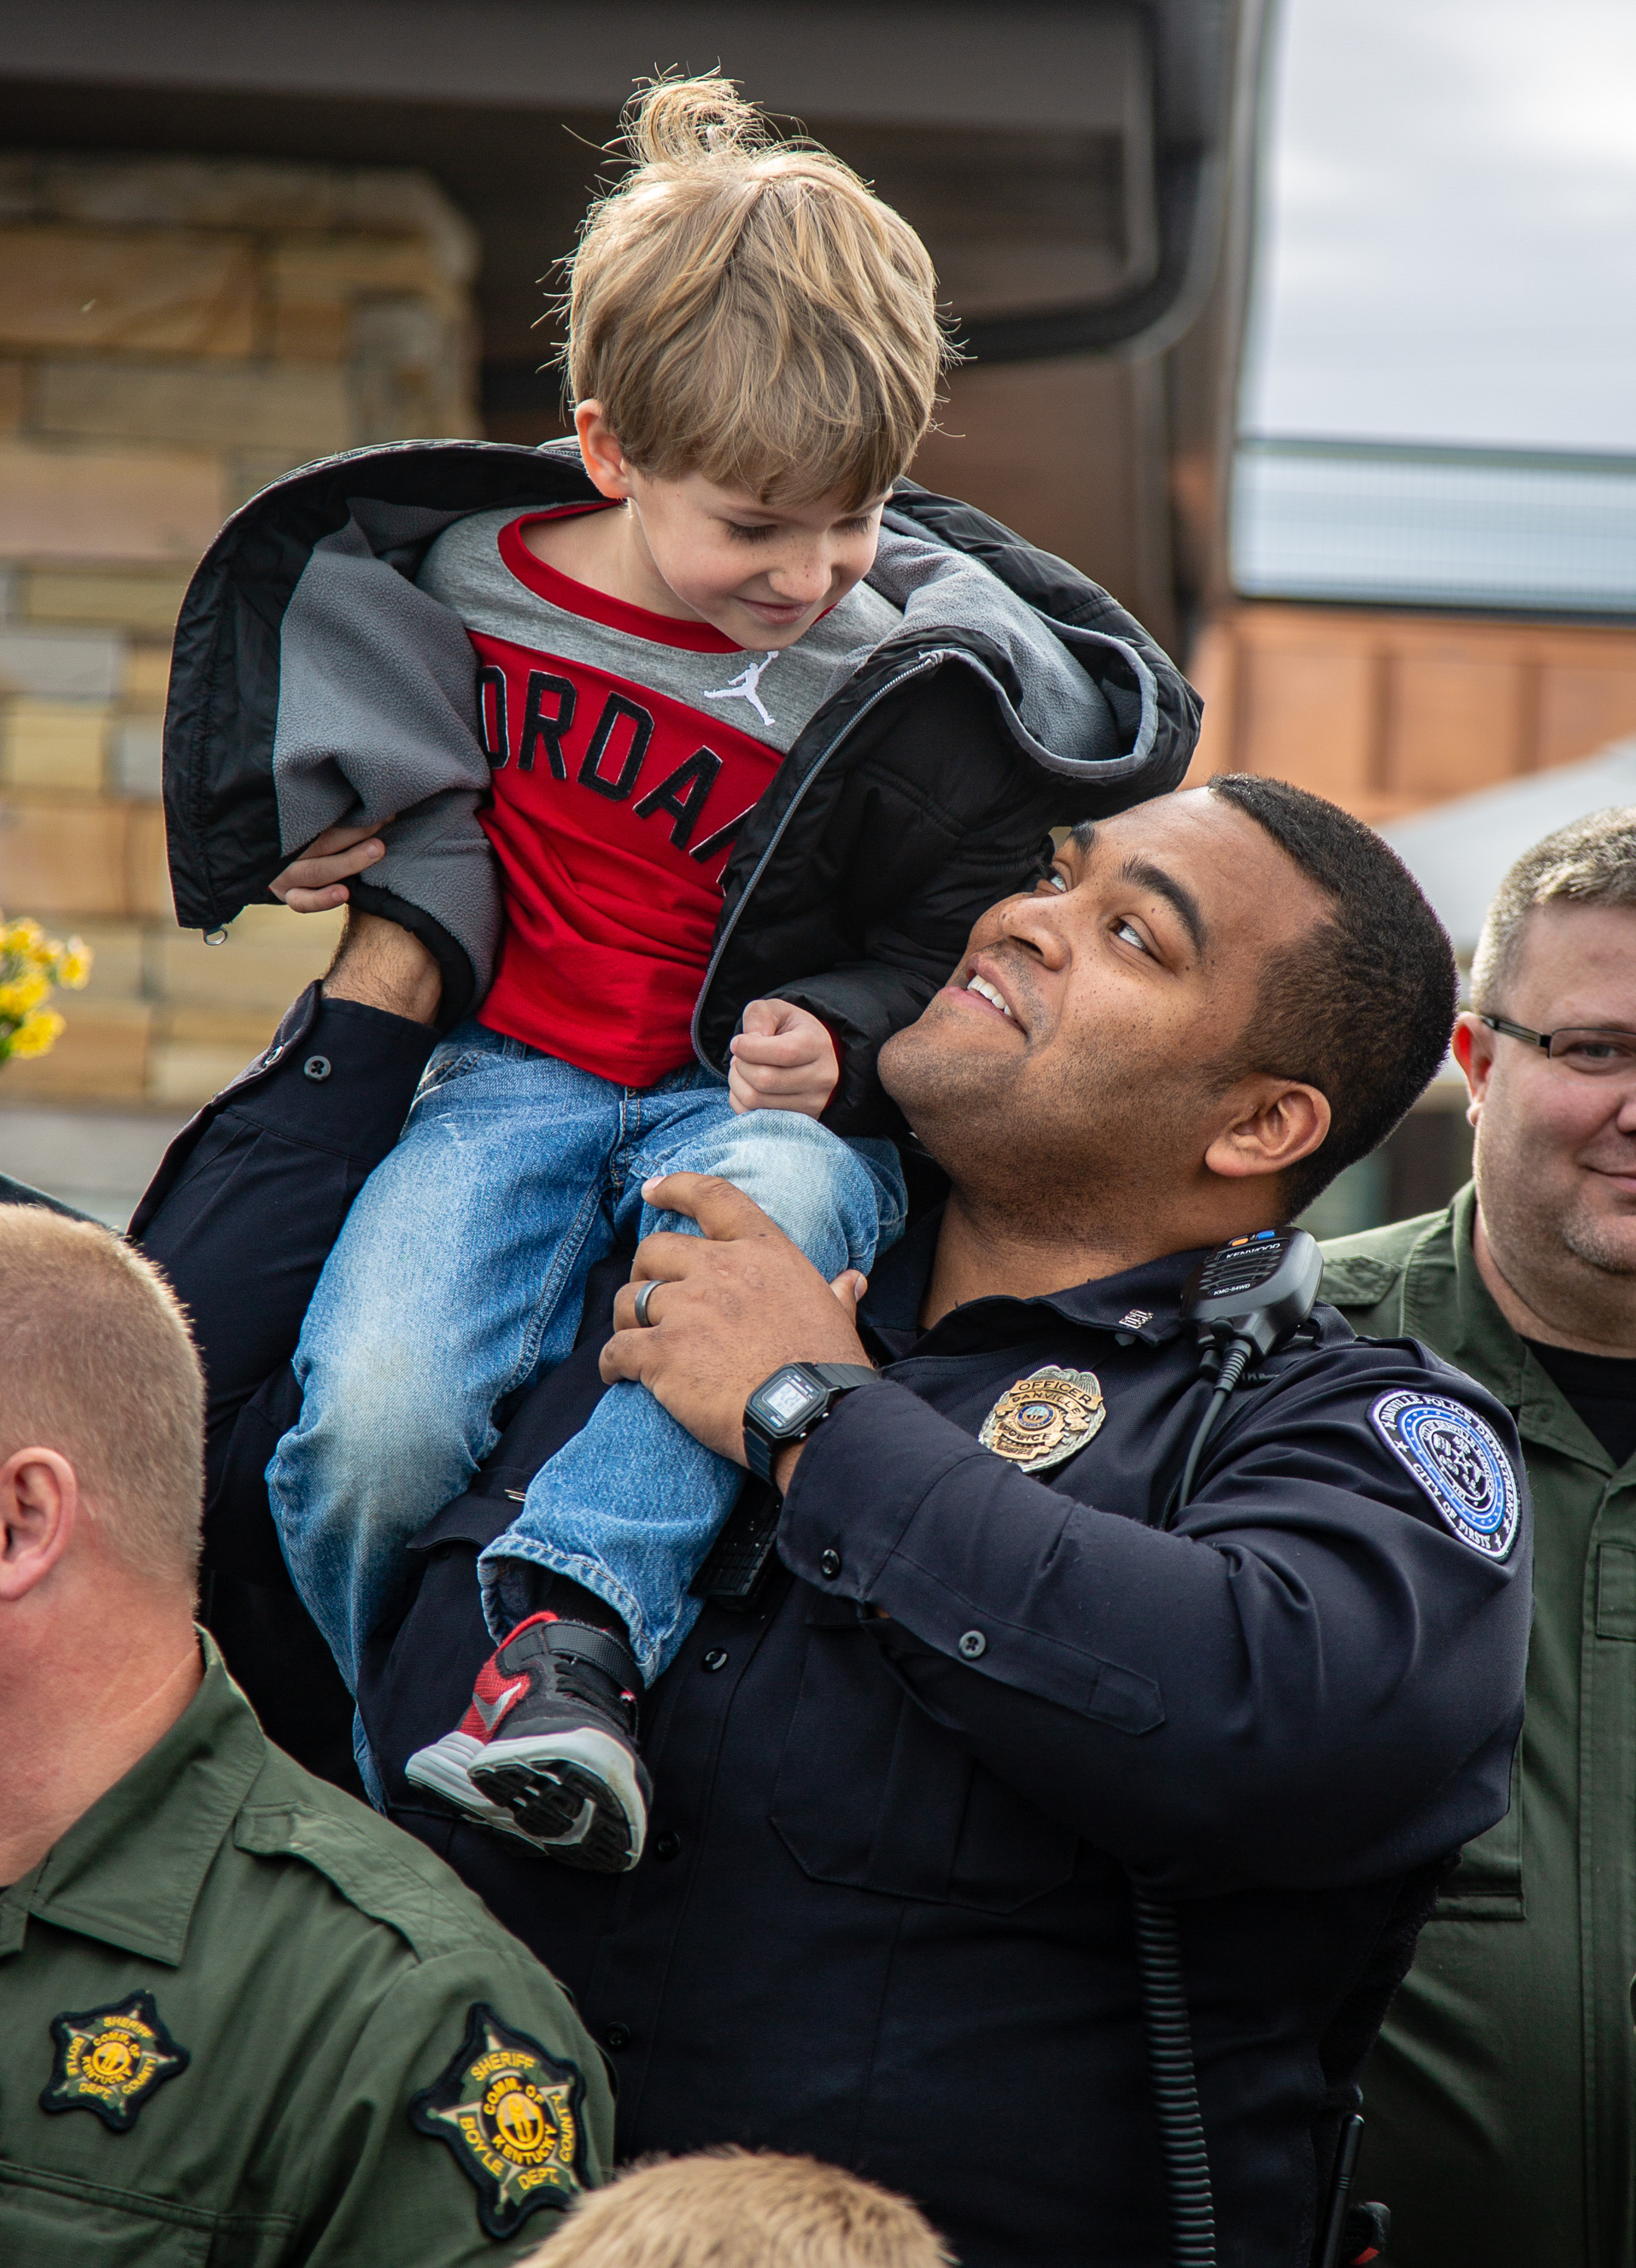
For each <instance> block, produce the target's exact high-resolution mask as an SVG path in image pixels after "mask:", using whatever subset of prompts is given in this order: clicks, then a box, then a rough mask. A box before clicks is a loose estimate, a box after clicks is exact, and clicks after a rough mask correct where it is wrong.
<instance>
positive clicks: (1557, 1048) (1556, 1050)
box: [1478, 1013, 1636, 1079]
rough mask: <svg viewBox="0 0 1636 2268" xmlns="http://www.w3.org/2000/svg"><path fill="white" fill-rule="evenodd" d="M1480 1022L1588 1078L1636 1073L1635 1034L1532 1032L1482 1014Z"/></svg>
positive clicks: (1496, 1017) (1479, 1017) (1479, 1018)
mask: <svg viewBox="0 0 1636 2268" xmlns="http://www.w3.org/2000/svg"><path fill="white" fill-rule="evenodd" d="M1478 1023H1480V1024H1486V1025H1487V1026H1488V1028H1489V1030H1490V1031H1491V1032H1503V1033H1504V1034H1505V1035H1506V1036H1507V1039H1512V1040H1526V1041H1527V1042H1529V1045H1530V1046H1531V1047H1536V1048H1543V1049H1544V1051H1545V1053H1546V1054H1547V1055H1548V1056H1549V1057H1551V1062H1552V1063H1559V1064H1564V1065H1565V1066H1566V1068H1567V1069H1568V1070H1569V1071H1580V1072H1581V1073H1583V1075H1584V1076H1585V1077H1586V1078H1587V1079H1607V1078H1608V1077H1610V1076H1613V1077H1618V1074H1619V1073H1621V1072H1624V1073H1625V1074H1626V1075H1629V1074H1630V1073H1631V1072H1632V1071H1636V1032H1603V1031H1595V1030H1591V1031H1584V1030H1575V1031H1561V1032H1530V1031H1529V1027H1528V1026H1527V1025H1526V1024H1512V1023H1507V1020H1506V1019H1505V1017H1503V1016H1485V1015H1483V1014H1481V1013H1479V1014H1478Z"/></svg>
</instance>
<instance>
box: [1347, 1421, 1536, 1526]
mask: <svg viewBox="0 0 1636 2268" xmlns="http://www.w3.org/2000/svg"><path fill="white" fill-rule="evenodd" d="M1369 1415H1370V1417H1371V1418H1373V1419H1374V1425H1375V1429H1376V1431H1377V1432H1379V1433H1380V1435H1381V1438H1382V1440H1384V1441H1385V1443H1386V1445H1387V1447H1389V1449H1391V1450H1392V1451H1393V1452H1394V1454H1396V1456H1397V1457H1398V1458H1400V1459H1401V1461H1402V1462H1403V1463H1404V1464H1405V1465H1406V1466H1407V1467H1408V1469H1409V1470H1410V1472H1411V1473H1412V1475H1413V1476H1414V1477H1415V1479H1416V1480H1417V1481H1418V1482H1419V1484H1420V1486H1421V1487H1422V1488H1423V1489H1424V1490H1425V1491H1426V1495H1427V1496H1429V1497H1430V1498H1431V1499H1432V1502H1433V1504H1434V1505H1435V1506H1437V1509H1438V1511H1439V1512H1440V1513H1441V1514H1442V1516H1443V1518H1444V1520H1445V1521H1447V1522H1448V1526H1449V1527H1450V1528H1453V1530H1454V1532H1455V1535H1457V1536H1458V1537H1459V1538H1460V1541H1461V1542H1462V1543H1469V1544H1470V1547H1471V1549H1472V1550H1473V1551H1480V1552H1481V1553H1482V1555H1483V1557H1485V1559H1505V1558H1508V1557H1510V1552H1511V1547H1512V1545H1513V1544H1514V1543H1515V1542H1516V1539H1517V1527H1518V1524H1519V1521H1520V1520H1521V1517H1522V1510H1521V1504H1520V1501H1519V1499H1518V1495H1517V1484H1516V1475H1515V1474H1514V1472H1513V1471H1512V1469H1511V1460H1510V1458H1509V1457H1507V1454H1506V1453H1505V1450H1504V1449H1503V1448H1502V1447H1501V1446H1500V1438H1499V1436H1498V1434H1496V1432H1494V1430H1493V1428H1492V1425H1485V1423H1484V1421H1483V1419H1482V1418H1479V1417H1478V1415H1477V1413H1476V1412H1475V1410H1468V1409H1467V1408H1466V1406H1465V1404H1464V1403H1463V1402H1451V1401H1450V1400H1449V1398H1448V1395H1446V1394H1410V1393H1403V1392H1400V1393H1396V1394H1382V1396H1381V1398H1380V1400H1379V1401H1378V1402H1377V1403H1375V1404H1374V1408H1373V1409H1372V1410H1370V1412H1369Z"/></svg>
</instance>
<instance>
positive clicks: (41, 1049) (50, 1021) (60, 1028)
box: [7, 1008, 68, 1060]
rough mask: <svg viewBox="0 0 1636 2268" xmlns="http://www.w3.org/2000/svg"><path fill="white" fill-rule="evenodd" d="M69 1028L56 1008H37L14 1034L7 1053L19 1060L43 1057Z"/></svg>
mask: <svg viewBox="0 0 1636 2268" xmlns="http://www.w3.org/2000/svg"><path fill="white" fill-rule="evenodd" d="M67 1028H68V1027H67V1026H66V1025H65V1024H64V1023H63V1019H62V1017H61V1016H59V1015H58V1014H57V1013H56V1011H55V1008H36V1009H35V1010H34V1012H33V1015H32V1016H28V1017H26V1018H25V1020H24V1021H23V1022H22V1024H21V1025H20V1026H19V1027H18V1029H17V1030H16V1031H15V1032H13V1033H12V1035H11V1046H10V1048H9V1049H7V1053H8V1054H10V1055H13V1056H16V1057H18V1059H19V1060H20V1059H22V1058H23V1057H27V1056H42V1055H44V1054H45V1052H46V1050H47V1049H48V1048H53V1047H55V1045H56V1043H57V1042H58V1041H59V1040H60V1039H61V1038H62V1036H63V1033H64V1031H65V1030H66V1029H67Z"/></svg>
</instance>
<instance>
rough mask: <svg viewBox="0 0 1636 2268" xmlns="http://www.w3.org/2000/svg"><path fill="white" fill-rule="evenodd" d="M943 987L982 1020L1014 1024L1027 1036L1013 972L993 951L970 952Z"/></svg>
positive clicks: (1026, 1024) (949, 995) (951, 996)
mask: <svg viewBox="0 0 1636 2268" xmlns="http://www.w3.org/2000/svg"><path fill="white" fill-rule="evenodd" d="M943 990H944V991H945V992H946V993H947V996H948V998H950V999H951V1000H953V1001H954V1002H955V1003H956V1004H957V1005H959V1006H961V1007H962V1008H967V1009H969V1010H970V1011H971V1012H972V1013H974V1014H976V1015H978V1016H981V1017H982V1018H983V1019H984V1021H985V1022H994V1021H997V1020H998V1021H1000V1022H1004V1023H1008V1024H1014V1025H1015V1026H1016V1027H1017V1029H1018V1031H1019V1032H1020V1033H1021V1034H1022V1035H1023V1036H1024V1037H1025V1038H1026V1037H1027V1035H1028V1023H1027V1020H1025V1018H1024V1017H1023V1015H1022V1013H1021V1003H1020V1001H1019V999H1018V996H1017V986H1016V983H1015V979H1014V976H1013V975H1012V974H1011V973H1010V972H1008V971H1007V969H1006V967H1005V965H1004V963H1003V962H1002V961H999V959H998V958H997V957H996V956H995V955H994V954H987V953H982V954H976V953H974V954H970V955H969V958H968V959H967V960H966V961H964V962H963V963H962V966H961V967H960V968H957V969H956V970H955V972H954V976H952V977H951V978H950V980H949V982H948V983H947V984H946V985H945V986H944V987H943Z"/></svg>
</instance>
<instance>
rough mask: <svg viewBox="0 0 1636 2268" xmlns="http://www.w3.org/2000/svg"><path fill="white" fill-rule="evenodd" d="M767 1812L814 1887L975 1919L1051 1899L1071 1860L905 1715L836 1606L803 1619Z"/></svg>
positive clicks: (879, 1664) (907, 1705)
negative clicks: (801, 1652) (948, 1908)
mask: <svg viewBox="0 0 1636 2268" xmlns="http://www.w3.org/2000/svg"><path fill="white" fill-rule="evenodd" d="M771 1816H772V1824H773V1826H774V1828H775V1829H776V1830H777V1833H778V1835H779V1836H780V1837H782V1839H783V1841H784V1844H785V1847H786V1848H787V1849H788V1851H789V1852H790V1854H791V1856H792V1858H793V1859H795V1861H796V1863H797V1865H798V1866H800V1868H801V1870H802V1872H803V1873H804V1874H807V1875H809V1876H810V1877H811V1878H812V1879H813V1880H814V1881H820V1882H840V1883H845V1884H848V1885H850V1886H851V1887H852V1888H854V1889H864V1890H876V1891H880V1892H881V1893H883V1894H885V1895H887V1896H895V1897H903V1898H921V1899H925V1900H928V1901H930V1902H932V1903H935V1904H947V1905H955V1906H969V1907H975V1908H976V1909H978V1910H979V1911H984V1912H989V1913H1011V1912H1014V1911H1016V1909H1017V1908H1018V1907H1020V1906H1023V1905H1026V1904H1028V1902H1029V1901H1030V1900H1031V1899H1034V1898H1037V1897H1043V1896H1044V1895H1045V1894H1046V1892H1047V1891H1050V1890H1054V1889H1060V1888H1061V1887H1062V1885H1063V1884H1064V1883H1065V1882H1066V1881H1069V1880H1070V1878H1071V1877H1072V1874H1073V1869H1074V1863H1075V1859H1076V1857H1077V1854H1078V1850H1079V1838H1078V1837H1076V1836H1075V1835H1074V1834H1073V1833H1072V1830H1070V1829H1068V1828H1065V1827H1063V1826H1059V1825H1058V1823H1056V1822H1055V1821H1052V1820H1049V1819H1047V1818H1046V1817H1045V1816H1044V1815H1043V1813H1040V1812H1038V1811H1035V1809H1034V1808H1032V1807H1031V1806H1030V1805H1028V1804H1027V1803H1025V1802H1024V1801H1023V1800H1022V1799H1021V1797H1020V1796H1017V1795H1013V1793H1012V1792H1011V1790H1010V1789H1009V1788H1007V1787H1006V1786H1003V1784H1002V1783H1001V1782H1000V1781H999V1780H998V1779H996V1778H994V1776H993V1774H992V1773H991V1772H989V1771H985V1770H984V1768H983V1767H982V1766H981V1765H979V1764H976V1763H974V1762H973V1760H972V1758H971V1757H970V1756H968V1755H967V1753H966V1751H965V1750H964V1749H962V1746H961V1745H960V1743H959V1742H958V1741H957V1740H956V1739H955V1738H954V1735H953V1734H949V1733H948V1732H947V1731H945V1730H944V1728H943V1727H941V1726H940V1725H937V1724H935V1723H934V1722H933V1721H932V1719H931V1718H930V1717H928V1716H927V1715H926V1713H925V1711H924V1710H922V1709H920V1708H919V1707H917V1705H916V1704H915V1703H914V1701H912V1700H911V1699H910V1697H909V1695H908V1694H907V1693H906V1692H905V1691H904V1690H903V1687H902V1686H901V1685H900V1684H899V1683H898V1682H897V1680H896V1679H895V1677H894V1676H893V1675H892V1673H891V1671H890V1669H889V1668H888V1666H887V1664H886V1663H885V1662H884V1661H882V1660H881V1656H880V1653H878V1651H877V1649H876V1647H875V1646H874V1643H873V1639H872V1638H871V1637H870V1634H869V1632H868V1631H866V1629H865V1628H864V1627H863V1625H862V1624H860V1623H859V1620H858V1619H857V1616H856V1613H855V1611H854V1610H853V1609H851V1607H850V1606H848V1605H846V1604H845V1603H844V1602H841V1601H838V1600H837V1601H835V1602H829V1601H824V1602H821V1603H819V1604H818V1605H816V1606H814V1609H813V1610H812V1612H811V1614H810V1615H809V1616H808V1625H807V1651H806V1657H805V1660H804V1662H803V1664H802V1670H801V1681H800V1691H799V1692H798V1694H797V1697H796V1701H795V1706H794V1709H793V1710H792V1713H791V1718H790V1725H789V1730H788V1733H787V1734H786V1736H785V1746H784V1754H783V1757H782V1760H781V1762H780V1764H779V1768H778V1777H777V1784H776V1786H775V1787H774V1790H773V1800H772V1813H771Z"/></svg>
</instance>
